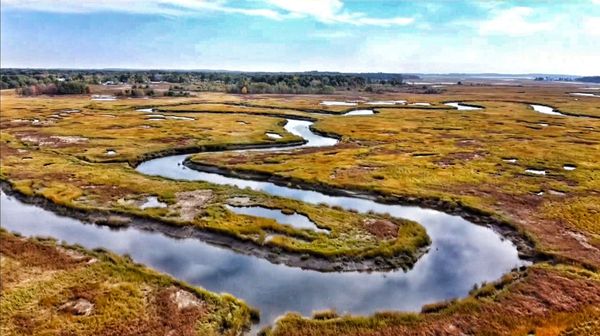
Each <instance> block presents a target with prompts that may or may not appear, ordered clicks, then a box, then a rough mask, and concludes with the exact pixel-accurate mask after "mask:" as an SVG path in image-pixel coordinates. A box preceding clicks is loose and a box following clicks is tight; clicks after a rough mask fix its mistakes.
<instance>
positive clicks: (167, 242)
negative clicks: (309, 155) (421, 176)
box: [0, 193, 521, 328]
mask: <svg viewBox="0 0 600 336" xmlns="http://www.w3.org/2000/svg"><path fill="white" fill-rule="evenodd" d="M0 205H1V206H2V212H1V222H2V226H3V227H4V228H6V229H8V230H11V231H16V232H20V233H22V234H24V235H27V236H31V235H37V236H40V235H42V236H52V237H55V238H57V239H59V240H63V241H66V242H68V243H71V244H75V243H77V244H81V245H83V246H85V247H86V248H96V247H103V248H106V249H109V250H111V251H114V252H117V253H119V254H129V255H130V256H131V257H132V258H133V259H134V260H135V261H136V262H140V263H143V264H146V265H149V266H150V267H153V268H155V269H158V270H160V271H163V272H167V273H169V274H171V275H173V276H175V277H176V278H179V279H182V280H184V281H187V282H189V283H192V284H194V285H199V286H202V287H204V288H206V289H209V290H211V291H215V292H228V293H231V294H233V295H235V296H237V297H240V298H242V299H244V300H246V301H247V302H248V303H249V304H251V305H253V306H255V307H257V308H258V309H260V311H261V321H262V322H261V325H266V324H269V323H272V322H273V320H274V319H275V318H276V317H277V316H279V315H281V314H283V313H285V312H287V311H297V312H300V313H302V314H305V315H308V314H310V313H311V312H312V311H314V310H320V309H325V308H335V309H337V311H338V312H342V313H346V312H347V313H354V314H370V313H373V312H375V311H380V310H418V309H420V307H421V306H422V305H423V304H425V303H431V302H435V301H440V300H444V299H448V298H453V297H460V296H464V295H466V293H467V292H468V291H469V290H470V289H471V288H472V286H473V284H475V283H480V282H482V281H490V280H493V279H497V278H498V277H500V276H501V275H502V274H503V273H505V272H507V271H508V270H510V269H511V268H512V267H514V266H517V265H520V264H521V262H520V261H519V260H518V258H517V254H516V251H515V249H514V247H513V246H512V244H510V243H509V242H507V241H502V240H501V239H499V237H498V236H497V235H496V234H494V232H492V231H491V230H489V229H486V228H484V227H479V226H475V225H472V224H469V223H467V222H465V221H464V220H462V219H460V218H458V217H452V216H440V215H439V214H436V213H435V212H431V213H429V214H427V215H423V216H424V218H426V223H427V224H426V227H427V231H428V232H429V234H430V236H431V237H432V239H433V245H432V247H431V251H430V252H429V253H428V254H426V255H425V256H424V257H422V258H421V259H420V260H419V261H418V262H417V263H416V265H415V267H414V268H413V269H412V270H410V271H408V272H406V273H405V272H402V271H396V272H388V273H379V272H375V273H371V274H367V273H356V272H353V273H320V272H315V271H307V270H302V269H299V268H292V267H287V266H283V265H275V264H272V263H270V262H268V261H266V260H263V259H259V258H255V257H250V256H245V255H240V254H237V253H235V252H232V251H231V250H228V249H224V248H220V247H216V246H212V245H209V244H206V243H203V242H202V241H199V240H196V239H180V240H178V239H174V238H170V237H167V236H165V235H162V234H159V233H152V232H145V231H140V230H137V229H134V228H127V229H121V230H111V229H109V228H107V227H100V226H95V225H90V224H83V223H81V222H80V221H78V220H75V219H72V218H67V217H60V216H57V215H55V214H54V213H51V212H49V211H46V210H43V209H41V208H38V207H35V206H31V205H26V204H23V203H21V202H19V201H17V200H16V199H14V198H11V197H7V196H6V195H5V194H4V193H2V195H1V204H0ZM448 217H449V218H448ZM40 218H43V221H40ZM149 247H152V248H149ZM257 328H258V327H257Z"/></svg>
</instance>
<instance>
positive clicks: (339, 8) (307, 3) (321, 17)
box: [266, 0, 414, 27]
mask: <svg viewBox="0 0 600 336" xmlns="http://www.w3.org/2000/svg"><path fill="white" fill-rule="evenodd" d="M266 2H267V3H269V4H271V5H273V6H275V7H277V8H279V9H282V10H284V11H286V12H287V13H288V14H290V15H292V16H295V17H313V18H315V19H317V20H318V21H321V22H324V23H347V24H352V25H357V26H363V25H368V26H380V27H390V26H405V25H409V24H411V23H413V22H414V18H412V17H390V18H374V17H370V16H368V15H366V14H365V13H361V12H348V11H346V10H344V3H343V2H342V1H341V0H266Z"/></svg>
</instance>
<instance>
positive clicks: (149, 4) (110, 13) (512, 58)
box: [1, 0, 600, 75]
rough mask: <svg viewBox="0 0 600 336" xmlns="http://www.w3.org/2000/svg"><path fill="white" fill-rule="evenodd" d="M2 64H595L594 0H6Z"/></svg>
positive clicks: (578, 67)
mask: <svg viewBox="0 0 600 336" xmlns="http://www.w3.org/2000/svg"><path fill="white" fill-rule="evenodd" d="M1 20H2V23H1V24H2V26H1V53H2V55H1V56H2V58H1V65H2V67H68V68H110V67H119V68H162V69H227V70H248V71H258V70H264V71H306V70H323V71H325V70H330V71H345V72H366V71H384V72H429V73H447V72H502V73H533V72H544V73H565V74H579V75H586V74H588V75H591V74H595V75H599V74H600V0H562V1H543V0H538V1H451V0H447V1H442V0H437V1H427V0H425V1H400V0H398V1H394V0H384V1H375V0H372V1H366V0H365V1H358V0H345V1H343V0H239V1H234V0H171V1H166V0H103V1H102V0H3V1H2V14H1Z"/></svg>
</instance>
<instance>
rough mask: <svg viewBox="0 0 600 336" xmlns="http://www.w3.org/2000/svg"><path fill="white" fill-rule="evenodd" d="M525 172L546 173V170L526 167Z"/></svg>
mask: <svg viewBox="0 0 600 336" xmlns="http://www.w3.org/2000/svg"><path fill="white" fill-rule="evenodd" d="M525 172H526V173H528V174H533V175H546V171H545V170H539V169H525Z"/></svg>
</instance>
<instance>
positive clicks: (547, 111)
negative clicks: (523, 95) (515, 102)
mask: <svg viewBox="0 0 600 336" xmlns="http://www.w3.org/2000/svg"><path fill="white" fill-rule="evenodd" d="M529 106H531V107H532V108H533V110H534V111H536V112H539V113H543V114H548V115H555V116H564V114H562V113H560V112H558V111H556V110H555V109H554V108H552V107H550V106H545V105H538V104H529Z"/></svg>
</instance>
